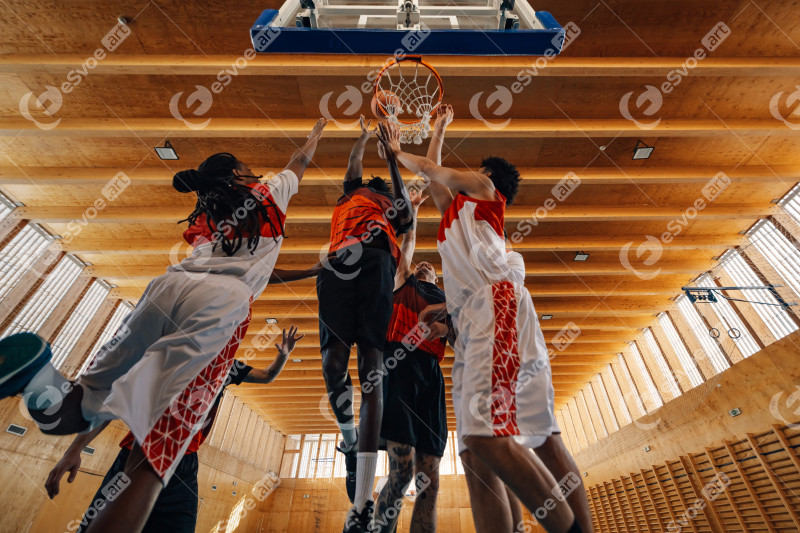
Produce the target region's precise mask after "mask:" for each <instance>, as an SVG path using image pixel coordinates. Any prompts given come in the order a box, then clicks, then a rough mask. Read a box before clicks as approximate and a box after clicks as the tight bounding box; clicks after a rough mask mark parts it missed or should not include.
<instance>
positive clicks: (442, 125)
mask: <svg viewBox="0 0 800 533" xmlns="http://www.w3.org/2000/svg"><path fill="white" fill-rule="evenodd" d="M451 122H453V106H451V105H441V106H439V107H438V109H437V110H436V122H434V124H433V135H431V142H430V144H428V159H430V160H431V161H433V162H434V163H436V164H437V165H440V166H441V164H442V145H443V144H444V132H445V130H446V129H447V126H448V125H449V124H450V123H451ZM428 191H429V192H430V194H431V196H432V197H433V203H434V205H435V206H436V208H437V209H438V210H439V213H444V212H445V211H447V208H448V207H450V204H451V203H452V202H453V193H452V192H451V191H450V189H448V188H447V187H445V186H444V185H442V184H441V183H437V182H435V181H433V180H431V179H428Z"/></svg>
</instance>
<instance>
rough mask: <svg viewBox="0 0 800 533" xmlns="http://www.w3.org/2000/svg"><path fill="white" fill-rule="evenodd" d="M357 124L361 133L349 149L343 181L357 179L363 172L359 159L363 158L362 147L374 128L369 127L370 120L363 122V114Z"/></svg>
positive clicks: (365, 144)
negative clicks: (348, 158)
mask: <svg viewBox="0 0 800 533" xmlns="http://www.w3.org/2000/svg"><path fill="white" fill-rule="evenodd" d="M359 125H360V126H361V135H360V136H359V137H358V140H357V141H356V143H355V144H354V145H353V149H352V150H350V160H349V161H348V162H347V172H345V174H344V181H352V180H357V179H359V178H361V177H362V175H363V174H364V168H363V167H362V165H361V161H362V159H364V148H365V147H366V146H367V141H368V140H369V138H370V137H371V136H372V134H373V133H374V132H375V129H374V128H373V129H371V130H370V129H369V127H370V126H371V125H372V121H371V120H370V121H369V122H365V119H364V115H361V118H360V119H359Z"/></svg>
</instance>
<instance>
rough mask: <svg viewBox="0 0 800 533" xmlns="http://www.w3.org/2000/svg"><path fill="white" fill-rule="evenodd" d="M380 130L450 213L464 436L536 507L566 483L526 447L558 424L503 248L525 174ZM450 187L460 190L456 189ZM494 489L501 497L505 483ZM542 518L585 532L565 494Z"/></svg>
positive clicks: (446, 240) (555, 530)
mask: <svg viewBox="0 0 800 533" xmlns="http://www.w3.org/2000/svg"><path fill="white" fill-rule="evenodd" d="M448 112H451V111H449V110H448ZM380 130H381V131H380V136H381V137H382V138H384V139H385V140H386V142H387V143H388V144H389V145H390V148H391V150H392V151H393V152H394V154H395V156H396V157H397V160H398V161H400V163H401V164H402V165H403V166H405V167H406V168H407V169H409V170H410V171H411V172H414V173H415V174H418V175H422V176H427V177H428V178H429V179H430V180H431V187H430V194H431V196H432V197H433V199H434V202H435V203H436V207H437V208H438V209H439V211H440V213H442V222H441V224H440V226H439V235H438V248H439V254H440V255H441V257H442V271H443V277H444V286H445V293H446V295H447V311H448V312H449V314H450V315H451V317H452V321H453V324H454V327H455V330H456V332H457V334H458V338H457V340H456V343H455V347H454V350H455V357H456V358H455V362H454V364H453V406H454V408H455V412H456V422H457V430H458V434H459V439H460V440H461V441H463V445H464V446H465V447H466V449H468V450H469V451H470V452H472V453H473V454H474V455H475V456H477V457H478V458H479V459H480V460H481V461H482V462H483V463H484V464H485V465H486V466H487V467H488V470H489V471H491V472H492V473H493V474H495V475H496V476H497V477H499V478H500V480H502V481H503V482H504V483H505V484H506V485H508V487H509V488H510V489H511V490H512V491H513V492H514V494H515V495H516V496H517V497H518V498H519V499H520V501H521V502H522V503H523V504H524V505H525V506H526V507H527V508H528V509H529V510H530V511H531V512H535V511H536V510H537V509H538V508H539V507H541V506H543V505H544V503H545V501H547V500H551V499H552V498H553V495H554V492H553V491H554V490H555V491H558V486H557V483H556V480H555V479H554V478H553V476H552V474H550V472H549V471H548V470H547V468H546V467H545V466H544V465H543V464H542V462H541V461H540V460H539V459H538V458H537V457H536V456H535V455H533V454H531V453H530V452H529V451H528V449H527V448H535V447H537V446H539V445H541V444H542V443H543V442H544V441H545V440H546V439H547V437H548V436H550V435H551V434H552V433H553V432H555V431H557V430H558V427H557V424H556V421H555V416H554V414H553V386H552V383H551V378H550V369H549V364H548V356H547V348H546V345H545V342H544V337H543V336H542V333H541V330H540V329H539V328H538V320H537V316H536V312H535V310H534V307H533V302H532V300H531V296H530V293H529V292H528V291H527V289H526V288H525V286H524V285H523V284H520V283H518V282H517V280H516V279H515V276H514V275H513V274H512V273H511V269H510V267H509V265H508V260H507V258H506V254H505V243H504V239H503V224H504V218H505V206H506V205H507V204H510V203H511V202H513V200H514V197H515V196H516V194H517V190H518V187H519V181H520V178H519V173H518V172H517V170H516V168H514V166H513V165H511V164H510V163H509V162H508V161H506V160H504V159H501V158H497V157H490V158H487V159H485V160H484V161H483V162H482V164H481V167H480V169H479V170H468V171H456V170H453V169H450V168H446V167H442V166H439V165H437V164H436V163H435V162H434V161H431V160H430V159H428V158H425V157H420V156H416V155H412V154H408V153H405V152H403V151H402V148H401V146H400V142H399V131H398V129H397V127H396V126H394V125H392V124H380ZM437 185H441V187H437ZM451 189H454V190H456V191H459V192H458V194H457V195H456V196H455V197H454V196H453V194H452V192H451V191H450V190H451ZM523 379H524V380H525V381H524V382H523ZM523 383H524V385H523ZM495 492H496V493H497V494H498V495H499V496H501V497H502V496H503V495H504V489H503V488H502V485H501V486H500V487H499V488H498V490H497V491H495ZM503 499H504V500H506V499H505V498H503ZM472 504H473V515H474V517H475V518H476V520H475V523H476V527H481V524H482V523H483V520H479V519H478V518H477V517H476V516H475V515H476V514H477V513H480V512H481V511H480V502H476V501H474V500H472ZM505 508H506V509H507V510H508V512H507V513H506V516H498V517H496V520H495V523H494V525H493V526H492V528H491V529H480V530H479V531H481V532H483V531H498V530H505V531H510V530H511V529H512V528H513V525H512V524H511V514H510V510H509V509H508V505H507V501H506V505H505ZM497 520H500V521H501V522H500V523H498V522H497ZM540 522H541V523H542V525H543V526H544V527H545V528H546V529H547V530H548V531H549V532H551V533H563V532H570V533H574V532H580V531H582V530H581V528H580V526H579V525H578V523H577V521H576V520H575V515H574V514H573V512H572V510H571V509H570V507H569V505H567V504H566V502H562V501H557V502H555V504H554V505H553V508H552V509H548V511H547V512H546V513H545V514H544V516H543V517H542V518H541V520H540Z"/></svg>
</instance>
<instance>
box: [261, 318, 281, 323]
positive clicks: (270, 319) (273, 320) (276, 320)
mask: <svg viewBox="0 0 800 533" xmlns="http://www.w3.org/2000/svg"><path fill="white" fill-rule="evenodd" d="M264 322H266V323H267V324H277V323H278V319H277V318H265V319H264Z"/></svg>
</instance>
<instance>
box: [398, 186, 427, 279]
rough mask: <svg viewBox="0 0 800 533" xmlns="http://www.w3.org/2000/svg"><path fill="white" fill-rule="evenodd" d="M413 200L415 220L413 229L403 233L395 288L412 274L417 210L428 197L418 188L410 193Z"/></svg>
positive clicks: (410, 198)
mask: <svg viewBox="0 0 800 533" xmlns="http://www.w3.org/2000/svg"><path fill="white" fill-rule="evenodd" d="M408 197H409V200H410V201H411V209H413V211H414V222H413V223H412V224H411V229H410V230H408V232H407V233H406V234H405V235H403V243H402V244H401V245H400V263H399V264H398V265H397V273H396V274H395V276H394V290H397V289H399V288H400V287H402V286H403V283H405V282H406V280H407V279H408V276H409V275H410V274H411V270H412V269H411V262H412V258H413V257H414V248H415V247H416V245H417V212H418V211H419V206H420V205H422V202H424V201H425V200H427V199H428V197H427V196H422V193H420V192H419V191H418V190H413V191H411V192H410V193H409V195H408Z"/></svg>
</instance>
